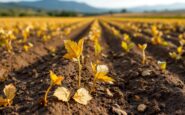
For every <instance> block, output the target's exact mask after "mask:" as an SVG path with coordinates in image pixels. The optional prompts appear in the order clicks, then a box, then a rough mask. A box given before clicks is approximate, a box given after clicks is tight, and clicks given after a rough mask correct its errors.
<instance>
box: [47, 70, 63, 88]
mask: <svg viewBox="0 0 185 115" xmlns="http://www.w3.org/2000/svg"><path fill="white" fill-rule="evenodd" d="M50 79H51V82H52V83H53V84H54V85H61V82H62V81H63V80H64V77H63V76H57V75H56V74H55V73H54V72H53V71H50Z"/></svg>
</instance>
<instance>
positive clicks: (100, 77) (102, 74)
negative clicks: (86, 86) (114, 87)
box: [91, 63, 115, 92]
mask: <svg viewBox="0 0 185 115" xmlns="http://www.w3.org/2000/svg"><path fill="white" fill-rule="evenodd" d="M91 67H92V71H93V74H94V80H93V87H92V89H91V92H94V91H95V89H96V82H97V81H103V82H107V83H113V82H115V80H114V79H112V78H111V77H109V76H107V73H108V72H109V69H108V67H107V66H106V65H97V64H93V63H91Z"/></svg>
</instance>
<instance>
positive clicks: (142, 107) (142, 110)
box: [137, 104, 147, 112]
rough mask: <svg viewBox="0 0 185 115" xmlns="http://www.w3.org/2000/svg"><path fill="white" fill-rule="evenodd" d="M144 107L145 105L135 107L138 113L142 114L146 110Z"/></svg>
mask: <svg viewBox="0 0 185 115" xmlns="http://www.w3.org/2000/svg"><path fill="white" fill-rule="evenodd" d="M146 107H147V106H146V105H145V104H139V105H138V106H137V110H138V111H139V112H144V111H145V110H146Z"/></svg>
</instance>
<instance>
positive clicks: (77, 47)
mask: <svg viewBox="0 0 185 115" xmlns="http://www.w3.org/2000/svg"><path fill="white" fill-rule="evenodd" d="M83 44H84V39H80V40H79V41H78V43H76V42H74V41H71V40H66V41H64V45H65V48H66V50H67V54H65V55H64V58H66V59H70V60H73V61H77V62H78V68H79V70H78V72H79V73H78V86H79V87H80V86H81V71H82V65H81V57H82V52H83Z"/></svg>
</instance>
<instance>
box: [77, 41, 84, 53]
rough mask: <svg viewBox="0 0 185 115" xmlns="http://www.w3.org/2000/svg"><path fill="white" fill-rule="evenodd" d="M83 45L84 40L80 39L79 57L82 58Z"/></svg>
mask: <svg viewBox="0 0 185 115" xmlns="http://www.w3.org/2000/svg"><path fill="white" fill-rule="evenodd" d="M83 44H84V39H80V40H79V41H78V50H79V51H78V55H79V56H80V55H81V54H82V52H83Z"/></svg>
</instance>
